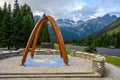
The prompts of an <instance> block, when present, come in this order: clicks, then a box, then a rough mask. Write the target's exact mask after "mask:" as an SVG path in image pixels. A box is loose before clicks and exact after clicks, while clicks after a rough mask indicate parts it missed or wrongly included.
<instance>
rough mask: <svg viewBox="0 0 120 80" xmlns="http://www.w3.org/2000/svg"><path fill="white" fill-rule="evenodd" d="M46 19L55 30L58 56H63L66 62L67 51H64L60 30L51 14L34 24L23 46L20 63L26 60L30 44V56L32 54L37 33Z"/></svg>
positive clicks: (66, 62)
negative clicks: (24, 46) (58, 50)
mask: <svg viewBox="0 0 120 80" xmlns="http://www.w3.org/2000/svg"><path fill="white" fill-rule="evenodd" d="M47 21H49V22H50V23H51V25H52V27H53V29H54V31H55V34H56V38H57V42H58V46H59V49H60V56H61V58H63V60H64V63H65V64H68V56H67V53H66V48H65V46H64V41H63V38H62V35H61V32H60V30H59V28H58V26H57V24H56V22H55V20H54V19H53V18H52V17H51V16H45V17H43V18H42V19H41V20H39V21H38V23H37V24H36V25H35V27H34V29H33V31H32V33H31V35H30V37H29V40H28V42H27V45H26V48H25V51H24V54H23V57H22V65H24V63H25V61H26V58H27V55H28V50H29V48H30V46H31V45H32V51H31V57H33V56H34V53H35V48H36V44H37V41H38V37H39V33H40V32H41V30H42V27H43V24H44V23H45V22H47Z"/></svg>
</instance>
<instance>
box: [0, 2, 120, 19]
mask: <svg viewBox="0 0 120 80" xmlns="http://www.w3.org/2000/svg"><path fill="white" fill-rule="evenodd" d="M5 1H6V2H7V3H11V4H12V5H13V4H14V1H15V0H0V6H1V7H3V4H4V2H5ZM18 1H19V3H20V5H23V4H25V3H26V4H28V5H29V6H31V9H32V11H33V14H34V15H36V14H37V15H41V16H42V14H43V13H44V12H45V13H46V14H47V15H51V16H53V17H55V18H56V19H57V18H68V19H73V20H75V21H77V20H88V19H91V18H95V17H98V16H103V15H105V14H107V13H109V14H111V15H117V16H120V0H18Z"/></svg>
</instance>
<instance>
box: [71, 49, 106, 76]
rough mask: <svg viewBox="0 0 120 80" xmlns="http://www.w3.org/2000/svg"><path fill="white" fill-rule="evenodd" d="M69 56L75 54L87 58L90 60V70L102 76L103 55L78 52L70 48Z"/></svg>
mask: <svg viewBox="0 0 120 80" xmlns="http://www.w3.org/2000/svg"><path fill="white" fill-rule="evenodd" d="M71 56H76V57H80V58H84V59H89V60H91V61H92V70H93V72H94V73H95V74H98V75H99V76H100V77H103V76H104V74H105V57H104V56H101V55H97V54H92V53H87V52H79V51H75V50H72V52H71Z"/></svg>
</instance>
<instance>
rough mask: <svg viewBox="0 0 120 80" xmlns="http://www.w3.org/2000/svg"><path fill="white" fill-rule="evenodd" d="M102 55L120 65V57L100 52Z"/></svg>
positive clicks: (107, 60)
mask: <svg viewBox="0 0 120 80" xmlns="http://www.w3.org/2000/svg"><path fill="white" fill-rule="evenodd" d="M100 55H102V56H104V57H105V58H106V62H108V63H111V64H113V65H116V66H118V67H120V57H115V56H109V55H106V54H100Z"/></svg>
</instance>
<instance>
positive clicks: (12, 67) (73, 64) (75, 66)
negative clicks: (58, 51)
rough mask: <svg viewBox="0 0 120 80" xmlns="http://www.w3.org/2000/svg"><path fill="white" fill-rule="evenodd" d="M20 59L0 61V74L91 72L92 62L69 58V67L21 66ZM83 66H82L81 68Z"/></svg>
mask: <svg viewBox="0 0 120 80" xmlns="http://www.w3.org/2000/svg"><path fill="white" fill-rule="evenodd" d="M35 57H60V55H48V56H47V55H40V56H37V55H36V56H35ZM21 58H22V57H12V58H6V59H3V60H0V73H11V72H12V73H51V72H53V73H64V72H92V61H90V60H87V59H81V58H77V57H72V56H69V66H67V65H65V66H59V67H56V66H52V67H50V66H34V67H32V66H26V67H24V66H21V65H20V64H21ZM83 65H84V66H83Z"/></svg>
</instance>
